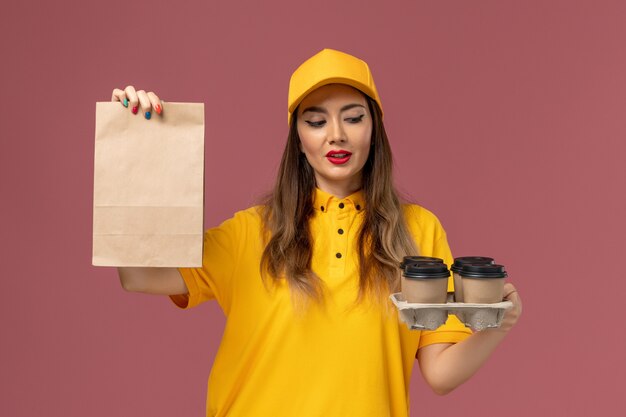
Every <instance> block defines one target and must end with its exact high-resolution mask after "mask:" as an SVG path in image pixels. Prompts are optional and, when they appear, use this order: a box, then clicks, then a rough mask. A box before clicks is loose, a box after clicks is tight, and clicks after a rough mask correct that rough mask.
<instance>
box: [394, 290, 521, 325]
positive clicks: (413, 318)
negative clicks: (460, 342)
mask: <svg viewBox="0 0 626 417" xmlns="http://www.w3.org/2000/svg"><path fill="white" fill-rule="evenodd" d="M389 298H390V299H391V301H392V302H393V303H394V305H395V306H396V308H397V309H398V314H399V315H400V321H402V322H403V323H405V324H406V325H407V327H408V328H409V329H411V330H435V329H437V328H438V327H439V326H441V325H443V324H444V323H445V322H446V320H447V319H448V314H454V315H455V316H457V317H458V318H459V320H461V322H462V323H463V324H465V326H467V327H469V328H471V329H472V330H475V331H480V330H485V329H490V328H495V327H500V324H501V323H502V318H503V317H504V312H505V311H506V310H507V309H509V308H511V307H513V303H512V302H510V301H503V302H500V303H494V304H470V303H453V302H448V303H444V304H421V303H409V302H406V301H404V299H403V297H402V293H395V294H391V295H390V296H389Z"/></svg>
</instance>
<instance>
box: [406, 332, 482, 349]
mask: <svg viewBox="0 0 626 417" xmlns="http://www.w3.org/2000/svg"><path fill="white" fill-rule="evenodd" d="M471 335H472V333H471V331H467V332H464V331H445V332H436V333H430V334H427V335H422V336H421V337H420V345H419V348H423V347H424V346H428V345H434V344H435V343H459V342H461V341H463V340H465V339H467V338H468V337H469V336H471ZM419 348H418V349H419Z"/></svg>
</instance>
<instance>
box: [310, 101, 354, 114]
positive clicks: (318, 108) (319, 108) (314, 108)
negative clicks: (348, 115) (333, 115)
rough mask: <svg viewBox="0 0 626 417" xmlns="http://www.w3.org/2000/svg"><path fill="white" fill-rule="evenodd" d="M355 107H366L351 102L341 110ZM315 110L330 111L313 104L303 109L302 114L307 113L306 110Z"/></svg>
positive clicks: (319, 111) (320, 111)
mask: <svg viewBox="0 0 626 417" xmlns="http://www.w3.org/2000/svg"><path fill="white" fill-rule="evenodd" d="M355 107H363V108H365V106H364V105H362V104H358V103H351V104H346V105H345V106H343V107H342V108H341V109H340V111H342V112H344V111H346V110H350V109H352V108H355ZM308 111H310V112H315V113H323V114H328V112H327V111H326V109H325V108H323V107H319V106H311V107H307V108H306V109H304V110H302V114H304V113H306V112H308Z"/></svg>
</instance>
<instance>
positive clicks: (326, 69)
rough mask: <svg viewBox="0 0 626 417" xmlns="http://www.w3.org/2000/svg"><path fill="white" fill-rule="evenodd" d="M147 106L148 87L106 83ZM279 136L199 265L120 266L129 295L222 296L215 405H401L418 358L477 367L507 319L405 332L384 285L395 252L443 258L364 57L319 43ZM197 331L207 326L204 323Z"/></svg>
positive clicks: (215, 412)
mask: <svg viewBox="0 0 626 417" xmlns="http://www.w3.org/2000/svg"><path fill="white" fill-rule="evenodd" d="M113 100H114V101H116V100H118V101H121V102H122V103H124V105H126V106H128V105H130V106H131V108H133V112H134V113H137V112H138V103H140V104H141V108H142V111H143V112H144V114H145V115H146V117H148V118H149V117H151V112H152V109H154V110H155V111H156V112H157V113H158V114H160V113H161V111H162V107H161V102H160V101H159V99H158V97H157V96H156V95H154V94H153V93H145V92H135V90H134V89H133V88H132V87H127V88H126V89H125V90H117V89H116V90H114V92H113ZM288 104H289V106H288V120H289V126H290V130H289V136H288V139H287V144H286V148H285V151H284V154H283V157H282V161H281V166H280V169H279V173H278V178H277V181H276V185H275V187H274V192H273V193H272V195H271V196H270V197H269V198H268V199H267V201H266V203H265V204H263V205H261V206H258V207H252V208H249V209H247V210H244V211H241V212H238V213H236V214H235V216H234V217H233V218H231V219H229V220H227V221H225V222H224V223H222V224H221V225H220V226H219V227H216V228H213V229H210V230H208V231H206V233H205V241H204V248H205V253H204V260H203V267H202V268H179V269H174V268H159V269H155V268H119V274H120V278H121V281H122V285H123V286H124V288H125V289H127V290H130V291H138V292H146V293H153V294H166V295H170V296H171V298H172V300H173V301H174V302H175V303H176V304H177V305H178V306H179V307H182V308H189V307H192V306H195V305H197V304H199V303H201V302H203V301H206V300H208V299H216V300H217V302H218V303H219V304H220V306H221V307H222V309H223V311H224V313H225V315H226V317H227V322H226V328H225V331H224V335H223V339H222V342H221V345H220V349H219V351H218V353H217V357H216V358H215V362H214V364H213V369H212V371H211V375H210V377H209V387H208V398H207V415H209V416H293V415H299V416H322V415H323V416H342V417H343V416H376V417H379V416H407V415H408V385H409V381H410V377H411V371H412V368H413V361H414V358H415V357H416V356H417V358H418V361H419V365H420V369H421V371H422V374H423V376H424V378H425V379H426V381H427V382H428V384H429V385H430V386H431V387H432V388H433V390H434V391H435V392H437V393H439V394H445V393H448V392H450V391H451V390H453V389H454V388H456V387H457V386H459V385H460V384H461V383H463V382H464V381H465V380H467V379H468V378H469V377H470V376H471V375H472V374H473V373H474V372H476V371H477V370H478V369H479V368H480V366H481V365H482V364H483V363H484V361H485V360H486V359H487V358H488V357H489V355H490V354H491V352H492V351H493V350H494V349H495V347H496V346H497V345H498V344H499V342H500V341H501V340H502V339H503V338H504V337H505V336H506V334H507V333H508V331H509V330H510V329H511V328H512V327H513V325H514V324H515V323H516V321H517V319H518V317H519V314H520V313H521V302H520V300H519V297H518V296H517V294H516V292H515V289H514V288H513V286H512V285H511V284H507V285H506V286H505V293H504V294H503V298H504V299H507V300H511V301H512V302H513V303H514V308H512V309H511V310H509V311H508V312H507V314H506V316H505V319H504V321H503V323H502V326H501V327H500V328H499V329H490V330H486V331H482V332H477V333H474V334H472V333H471V332H470V331H469V330H468V329H466V328H465V327H464V326H463V325H462V324H461V323H460V322H459V321H458V319H457V318H456V317H454V316H450V317H449V319H448V322H447V323H446V324H445V325H443V326H441V327H440V328H439V329H437V330H435V331H422V332H420V331H411V330H408V329H407V328H406V326H405V325H404V324H402V323H400V322H399V321H398V315H397V312H396V311H395V310H394V308H393V307H390V303H389V301H388V296H389V294H390V293H391V292H393V291H397V289H398V282H399V269H398V268H397V265H398V263H399V262H400V260H401V259H402V257H403V256H405V255H409V254H416V253H418V249H419V254H421V255H425V256H435V257H439V258H442V259H444V261H445V262H446V263H447V264H448V265H450V264H451V262H452V255H451V253H450V249H449V247H448V244H447V240H446V234H445V232H444V230H443V228H442V227H441V225H440V223H439V221H438V220H437V218H436V217H435V216H434V215H433V214H432V213H430V212H429V211H427V210H426V209H424V208H422V207H419V206H416V205H401V204H400V203H399V201H398V198H397V196H396V193H395V191H394V188H393V184H392V179H391V166H392V164H391V150H390V147H389V143H388V140H387V136H386V133H385V129H384V126H383V123H382V110H381V109H382V106H381V105H380V98H379V96H378V93H377V91H376V87H375V85H374V82H373V79H372V76H371V73H370V70H369V68H368V66H367V64H365V63H364V62H363V61H361V60H359V59H357V58H355V57H353V56H350V55H347V54H344V53H342V52H338V51H334V50H328V49H326V50H323V51H321V52H320V53H318V54H316V55H315V56H313V57H312V58H310V59H309V60H307V61H306V62H305V63H303V64H302V65H301V66H300V67H299V68H298V69H297V70H296V71H295V72H294V74H293V75H292V78H291V82H290V87H289V103H288ZM199 331H203V330H199Z"/></svg>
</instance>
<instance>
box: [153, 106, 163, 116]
mask: <svg viewBox="0 0 626 417" xmlns="http://www.w3.org/2000/svg"><path fill="white" fill-rule="evenodd" d="M154 108H155V109H156V112H157V114H161V112H162V111H163V109H162V108H161V105H160V104H157V105H156V106H154Z"/></svg>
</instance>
